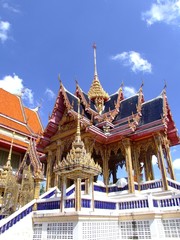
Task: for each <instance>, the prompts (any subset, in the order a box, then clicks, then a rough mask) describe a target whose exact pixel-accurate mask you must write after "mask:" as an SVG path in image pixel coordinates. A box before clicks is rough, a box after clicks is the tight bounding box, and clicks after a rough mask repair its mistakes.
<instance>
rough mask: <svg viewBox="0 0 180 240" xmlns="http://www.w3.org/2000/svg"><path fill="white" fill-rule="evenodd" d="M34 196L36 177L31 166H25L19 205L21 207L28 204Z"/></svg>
mask: <svg viewBox="0 0 180 240" xmlns="http://www.w3.org/2000/svg"><path fill="white" fill-rule="evenodd" d="M33 198H34V179H33V175H32V172H31V169H30V165H29V166H27V165H26V166H25V168H24V170H23V176H22V183H21V190H20V197H19V205H20V207H22V206H24V205H26V204H27V203H28V202H30V201H31V200H33Z"/></svg>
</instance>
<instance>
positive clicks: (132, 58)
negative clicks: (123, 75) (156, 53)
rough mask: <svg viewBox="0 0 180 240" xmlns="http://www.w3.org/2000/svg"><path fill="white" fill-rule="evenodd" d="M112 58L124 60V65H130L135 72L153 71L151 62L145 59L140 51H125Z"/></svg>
mask: <svg viewBox="0 0 180 240" xmlns="http://www.w3.org/2000/svg"><path fill="white" fill-rule="evenodd" d="M112 60H117V61H118V60H119V61H121V62H123V64H124V66H130V67H131V70H132V71H133V72H147V73H151V72H152V66H151V63H149V62H148V61H147V60H145V59H143V58H142V57H141V55H140V53H138V52H134V51H129V52H123V53H120V54H117V55H115V56H112Z"/></svg>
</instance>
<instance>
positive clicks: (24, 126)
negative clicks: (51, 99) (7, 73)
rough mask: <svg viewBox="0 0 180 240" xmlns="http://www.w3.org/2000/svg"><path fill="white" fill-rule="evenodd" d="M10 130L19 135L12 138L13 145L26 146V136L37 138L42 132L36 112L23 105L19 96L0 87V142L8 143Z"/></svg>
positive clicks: (10, 134) (10, 135)
mask: <svg viewBox="0 0 180 240" xmlns="http://www.w3.org/2000/svg"><path fill="white" fill-rule="evenodd" d="M12 132H15V133H16V135H18V136H19V137H17V138H15V139H14V146H16V147H18V146H19V147H20V148H27V147H28V141H26V140H25V139H26V138H29V137H34V138H37V137H38V135H40V133H42V132H43V126H42V124H41V121H40V118H39V115H38V112H37V111H36V110H32V109H29V108H27V107H24V106H23V104H22V100H21V97H20V96H17V95H14V94H11V93H9V92H7V91H5V90H4V89H2V88H0V143H1V145H10V142H11V139H12Z"/></svg>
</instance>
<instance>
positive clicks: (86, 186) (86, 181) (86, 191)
mask: <svg viewBox="0 0 180 240" xmlns="http://www.w3.org/2000/svg"><path fill="white" fill-rule="evenodd" d="M84 193H85V194H89V179H86V180H85V191H84Z"/></svg>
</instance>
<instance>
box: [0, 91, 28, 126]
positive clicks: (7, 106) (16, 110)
mask: <svg viewBox="0 0 180 240" xmlns="http://www.w3.org/2000/svg"><path fill="white" fill-rule="evenodd" d="M0 113H1V114H4V115H6V116H9V117H11V118H13V119H16V120H18V121H20V122H25V118H24V116H23V111H22V104H21V100H20V98H19V97H18V96H16V95H14V94H11V93H9V92H7V91H5V90H4V89H2V88H0Z"/></svg>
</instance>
